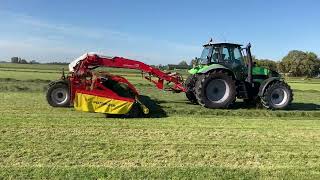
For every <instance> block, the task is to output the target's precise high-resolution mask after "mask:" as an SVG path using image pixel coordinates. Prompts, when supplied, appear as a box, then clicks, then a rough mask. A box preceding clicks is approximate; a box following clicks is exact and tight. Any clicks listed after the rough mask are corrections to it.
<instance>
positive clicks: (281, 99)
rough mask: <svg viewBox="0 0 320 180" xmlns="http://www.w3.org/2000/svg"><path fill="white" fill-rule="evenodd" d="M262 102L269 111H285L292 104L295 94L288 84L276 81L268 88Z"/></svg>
mask: <svg viewBox="0 0 320 180" xmlns="http://www.w3.org/2000/svg"><path fill="white" fill-rule="evenodd" d="M261 100H262V105H263V106H264V107H266V108H268V109H284V108H286V107H287V106H288V105H290V104H291V102H292V100H293V93H292V90H291V88H290V86H289V85H288V84H287V83H285V82H283V81H275V82H273V83H272V84H270V85H269V86H268V87H267V89H266V90H265V92H264V94H263V97H262V98H261Z"/></svg>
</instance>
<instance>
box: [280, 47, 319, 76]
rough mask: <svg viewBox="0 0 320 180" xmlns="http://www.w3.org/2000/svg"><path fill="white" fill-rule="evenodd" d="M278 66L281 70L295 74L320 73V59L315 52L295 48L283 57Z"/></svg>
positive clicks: (310, 74)
mask: <svg viewBox="0 0 320 180" xmlns="http://www.w3.org/2000/svg"><path fill="white" fill-rule="evenodd" d="M278 67H279V69H280V70H281V72H283V73H290V74H291V75H293V76H308V77H312V76H315V75H316V74H318V73H319V67H320V61H319V59H318V57H317V55H316V54H315V53H313V52H303V51H298V50H293V51H290V52H289V53H288V55H286V56H285V57H284V58H283V59H282V61H281V62H280V64H279V66H278Z"/></svg>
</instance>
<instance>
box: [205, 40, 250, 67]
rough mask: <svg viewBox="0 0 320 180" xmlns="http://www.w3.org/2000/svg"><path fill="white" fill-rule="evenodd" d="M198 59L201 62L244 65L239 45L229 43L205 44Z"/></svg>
mask: <svg viewBox="0 0 320 180" xmlns="http://www.w3.org/2000/svg"><path fill="white" fill-rule="evenodd" d="M203 47H204V49H203V51H202V54H201V57H200V60H201V64H203V65H209V64H214V63H216V64H229V65H230V66H239V65H244V61H243V55H242V53H241V49H242V48H241V45H239V44H231V43H214V44H212V43H209V44H205V45H204V46H203Z"/></svg>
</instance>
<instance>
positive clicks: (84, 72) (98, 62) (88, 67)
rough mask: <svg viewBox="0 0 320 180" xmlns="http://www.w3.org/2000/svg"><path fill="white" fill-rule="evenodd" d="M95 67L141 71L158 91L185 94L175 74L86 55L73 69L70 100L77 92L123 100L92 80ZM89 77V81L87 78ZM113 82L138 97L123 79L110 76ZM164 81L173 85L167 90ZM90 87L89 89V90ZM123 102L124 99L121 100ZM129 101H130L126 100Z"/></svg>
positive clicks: (138, 62) (121, 60) (70, 78)
mask: <svg viewBox="0 0 320 180" xmlns="http://www.w3.org/2000/svg"><path fill="white" fill-rule="evenodd" d="M96 67H111V68H124V69H136V70H141V71H142V75H143V76H144V78H145V79H147V80H149V81H151V82H153V83H154V84H155V85H156V87H157V88H158V89H162V90H166V91H174V92H185V91H186V89H185V88H184V86H183V80H182V78H181V76H178V75H176V74H169V73H165V72H162V71H161V70H159V69H157V68H155V67H152V66H149V65H147V64H145V63H143V62H140V61H136V60H131V59H126V58H123V57H110V58H109V57H104V56H103V57H101V56H98V55H96V54H88V55H87V56H86V57H85V58H84V59H83V60H81V61H79V62H78V64H77V65H76V66H75V67H74V69H73V70H74V72H73V73H72V75H71V76H70V77H68V79H69V81H70V89H71V99H72V100H73V99H74V97H75V96H74V95H75V93H76V92H77V91H90V92H91V93H96V94H97V95H98V94H101V93H104V94H107V95H108V96H109V97H112V98H114V99H120V100H121V99H123V97H120V96H118V95H117V93H115V92H112V91H111V90H110V89H108V88H106V87H104V86H102V85H101V83H100V80H101V79H99V78H97V79H94V78H93V77H94V74H93V73H92V69H94V68H96ZM87 77H91V79H90V78H89V79H88V78H87ZM110 77H111V78H112V79H113V80H115V81H117V82H120V83H125V84H127V85H128V87H129V88H130V89H131V90H132V91H133V92H135V93H136V94H137V95H138V92H137V90H136V89H135V87H134V86H133V85H132V84H131V83H129V82H128V81H127V80H126V79H125V78H123V77H121V76H114V75H112V76H110ZM152 77H156V78H158V80H153V79H152ZM93 79H94V80H93ZM164 81H166V82H167V83H172V84H173V85H172V86H171V87H169V88H165V87H164ZM89 87H91V88H89ZM123 100H124V99H123ZM127 100H128V101H131V100H130V99H127Z"/></svg>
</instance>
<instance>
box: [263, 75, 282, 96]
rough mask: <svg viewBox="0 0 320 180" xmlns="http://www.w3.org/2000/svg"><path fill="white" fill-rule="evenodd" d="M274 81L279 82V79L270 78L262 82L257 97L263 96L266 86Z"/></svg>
mask: <svg viewBox="0 0 320 180" xmlns="http://www.w3.org/2000/svg"><path fill="white" fill-rule="evenodd" d="M274 81H281V79H280V77H271V78H268V79H266V80H264V81H263V82H262V83H261V85H260V87H259V93H258V96H260V97H261V96H263V93H264V91H265V90H266V88H267V87H268V85H269V84H271V83H272V82H274Z"/></svg>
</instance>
